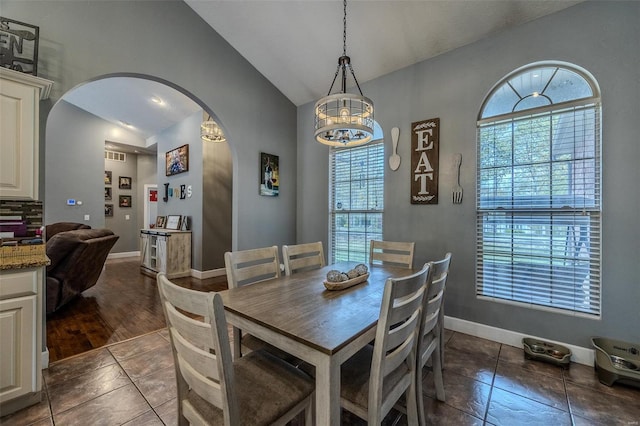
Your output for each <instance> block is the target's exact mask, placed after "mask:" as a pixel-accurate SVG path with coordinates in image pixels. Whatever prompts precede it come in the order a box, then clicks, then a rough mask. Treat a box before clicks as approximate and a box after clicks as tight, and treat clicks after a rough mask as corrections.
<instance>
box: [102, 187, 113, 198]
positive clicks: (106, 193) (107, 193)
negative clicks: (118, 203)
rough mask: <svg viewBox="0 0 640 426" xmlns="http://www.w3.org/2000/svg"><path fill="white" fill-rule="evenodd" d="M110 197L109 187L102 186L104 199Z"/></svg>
mask: <svg viewBox="0 0 640 426" xmlns="http://www.w3.org/2000/svg"><path fill="white" fill-rule="evenodd" d="M111 198H112V197H111V188H110V187H106V186H105V188H104V199H105V200H110V199H111Z"/></svg>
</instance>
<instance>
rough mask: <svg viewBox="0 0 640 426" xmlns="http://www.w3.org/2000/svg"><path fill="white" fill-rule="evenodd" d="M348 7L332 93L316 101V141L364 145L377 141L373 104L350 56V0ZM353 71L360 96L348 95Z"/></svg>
mask: <svg viewBox="0 0 640 426" xmlns="http://www.w3.org/2000/svg"><path fill="white" fill-rule="evenodd" d="M343 5H344V18H343V25H344V30H343V33H342V46H343V47H342V56H341V57H340V58H338V68H337V69H336V73H335V75H334V76H333V82H332V83H331V87H330V88H329V93H328V94H327V96H325V97H324V98H322V99H320V100H319V101H318V102H316V105H315V108H314V113H315V138H316V140H317V141H318V142H320V143H323V144H325V145H329V146H338V147H346V146H357V145H364V144H366V143H368V142H370V141H371V139H372V138H373V123H374V121H373V102H372V101H371V99H369V98H367V97H365V96H364V95H363V94H362V90H361V89H360V85H359V84H358V80H357V79H356V74H355V72H354V71H353V67H352V66H351V58H349V57H348V56H347V0H344V1H343ZM348 71H350V72H351V75H352V76H353V80H354V81H355V83H356V87H357V88H358V91H359V92H360V94H359V95H358V94H352V93H347V72H348ZM340 73H341V86H342V91H341V92H340V93H336V94H333V95H332V94H331V90H333V85H334V84H335V82H336V78H337V77H338V74H340Z"/></svg>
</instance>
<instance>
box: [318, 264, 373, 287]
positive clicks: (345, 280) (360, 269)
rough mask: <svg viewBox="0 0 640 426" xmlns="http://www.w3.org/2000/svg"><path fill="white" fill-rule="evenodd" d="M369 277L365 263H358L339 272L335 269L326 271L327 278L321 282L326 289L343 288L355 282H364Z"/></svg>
mask: <svg viewBox="0 0 640 426" xmlns="http://www.w3.org/2000/svg"><path fill="white" fill-rule="evenodd" d="M368 278H369V268H367V265H364V264H362V263H361V264H359V265H357V266H356V267H355V268H353V269H351V270H349V271H347V272H340V271H338V270H336V269H334V270H331V271H329V272H328V273H327V279H326V280H325V281H324V282H323V283H324V286H325V288H326V289H327V290H344V289H345V288H349V287H352V286H354V285H356V284H360V283H363V282H365V281H366V280H367V279H368Z"/></svg>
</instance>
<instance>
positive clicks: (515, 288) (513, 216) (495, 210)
mask: <svg viewBox="0 0 640 426" xmlns="http://www.w3.org/2000/svg"><path fill="white" fill-rule="evenodd" d="M545 67H554V68H557V69H556V72H558V70H567V71H571V72H573V73H576V74H578V76H579V77H581V78H582V79H583V80H584V82H586V83H588V85H589V87H590V89H591V92H592V96H589V97H580V98H577V99H573V100H568V101H563V102H558V103H556V104H554V103H553V102H551V104H550V105H547V106H538V107H535V108H527V109H524V110H521V111H515V109H516V107H517V105H518V103H519V102H521V101H522V100H523V99H525V98H523V97H521V98H520V101H518V102H517V103H515V104H514V105H513V108H512V112H510V113H500V114H496V115H493V116H484V113H485V108H486V107H487V104H488V103H489V102H490V101H491V100H492V97H493V95H494V94H496V93H497V92H498V91H499V90H500V89H502V88H503V87H504V86H505V85H507V84H509V82H510V81H511V80H513V79H516V78H518V77H520V76H525V75H526V74H527V73H532V72H533V70H535V69H541V68H545ZM554 76H555V72H554V74H553V75H552V76H551V77H550V78H549V82H548V83H547V85H546V86H545V89H546V87H547V86H549V83H550V82H551V80H552V79H553V78H554ZM509 85H510V84H509ZM510 86H511V85H510ZM512 88H513V87H512ZM514 92H515V93H516V94H518V92H517V91H516V90H515V89H514ZM576 111H578V112H582V111H584V112H585V115H586V114H587V113H588V112H589V111H593V114H594V115H593V117H594V118H593V126H594V133H593V137H594V140H593V143H594V158H593V164H594V170H593V179H594V182H593V186H591V187H589V189H590V190H593V193H594V205H593V206H589V207H587V206H582V207H580V206H574V207H569V208H567V206H559V205H556V201H555V198H556V197H558V196H557V195H555V194H553V187H554V183H553V180H551V181H550V182H551V183H550V184H549V185H550V186H549V191H550V192H549V195H548V196H546V198H548V200H549V201H548V203H549V205H548V206H546V207H543V208H540V207H538V206H536V205H535V202H534V197H535V196H534V195H530V196H529V197H530V202H529V205H528V206H527V207H525V208H522V206H518V205H517V198H518V197H519V196H521V195H522V194H520V193H516V191H519V189H514V186H512V188H511V191H510V192H508V194H507V195H505V197H506V198H507V199H508V198H509V197H510V199H511V202H512V205H511V206H506V207H505V205H499V204H500V203H499V202H498V201H495V202H494V205H493V207H488V206H487V204H486V199H485V203H484V204H483V201H482V200H481V195H482V191H483V179H482V176H481V173H482V172H483V171H484V170H487V169H488V168H487V167H485V168H483V164H482V161H483V157H482V152H481V150H482V147H483V144H482V142H483V140H482V134H481V131H482V129H483V128H486V127H489V126H492V125H493V126H497V125H499V124H501V123H504V124H506V125H507V126H508V125H511V126H512V127H513V126H514V125H515V124H514V123H516V122H517V121H523V122H524V121H529V122H531V123H533V121H534V120H535V118H537V117H544V116H547V115H548V116H549V118H550V123H549V130H550V131H555V130H554V129H553V121H552V120H553V118H554V117H557V116H560V115H561V114H563V113H566V112H574V113H575V112H576ZM572 126H573V128H574V129H575V126H576V123H575V120H574V121H572ZM601 129H602V105H601V99H600V91H599V88H598V85H597V82H596V80H595V78H593V76H592V75H591V74H589V73H588V72H587V71H585V70H583V69H580V68H578V67H576V66H574V65H572V64H568V63H565V62H538V63H534V64H530V65H527V66H524V67H521V68H519V69H517V70H515V71H513V72H511V73H510V74H508V75H507V76H505V77H504V78H502V79H501V80H500V81H498V82H497V83H496V84H495V85H494V87H493V88H492V89H491V90H490V91H489V93H488V94H487V96H486V97H485V99H484V101H483V104H482V107H481V108H480V111H479V114H478V120H477V181H476V297H477V298H478V299H483V300H490V301H494V302H499V303H506V304H515V305H518V306H524V307H528V308H532V309H537V310H546V311H554V312H559V313H562V314H567V315H572V316H581V317H586V318H591V319H599V318H601V315H602V313H601V309H602V279H601V277H602V272H601V268H602V200H603V197H602V183H601V180H602V152H601V151H602V134H601ZM550 135H551V136H550V137H549V140H548V146H549V150H550V152H553V148H554V138H553V136H552V135H553V133H550ZM516 138H517V136H514V135H513V134H512V135H511V136H510V144H511V145H510V146H511V152H512V155H514V154H513V153H514V152H516V146H517V145H518V141H517V139H516ZM575 141H576V139H575V138H574V139H573V140H572V143H573V144H574V145H573V148H574V149H576V145H575ZM489 143H490V144H494V145H495V143H496V142H495V140H491V139H490V140H489ZM570 161H572V162H577V161H578V159H577V158H576V157H575V152H574V157H573V158H571V160H570ZM557 163H559V160H557V159H554V158H553V157H551V156H550V158H549V159H548V160H547V161H541V162H540V164H543V165H544V164H546V165H548V167H549V168H550V169H551V168H552V167H553V166H554V165H555V164H557ZM509 168H510V169H511V173H512V175H511V179H512V180H513V179H515V177H514V176H515V174H514V173H515V169H516V168H517V164H516V162H515V161H513V158H512V159H511V162H510V163H509V165H507V166H504V169H509ZM585 170H586V169H585ZM567 176H569V175H567ZM590 177H591V175H590ZM572 179H573V177H568V180H569V182H571V184H573V181H572ZM583 190H585V189H583ZM570 197H576V194H573V195H570ZM543 198H545V197H543ZM560 198H561V196H560ZM580 212H582V214H583V215H586V216H588V217H589V221H588V231H589V232H590V233H589V234H588V235H589V236H590V239H589V241H588V242H587V243H586V244H585V247H586V250H587V253H588V255H589V257H588V259H589V269H588V274H587V277H588V278H589V284H588V291H589V293H588V299H589V300H591V298H593V300H594V302H593V303H592V304H590V305H589V306H590V309H579V308H576V306H577V305H576V303H575V302H576V300H579V299H580V296H579V292H578V291H575V294H574V295H573V296H572V298H571V297H568V298H567V299H571V300H573V302H574V306H573V309H571V308H568V307H566V306H563V307H558V306H559V304H555V305H554V303H553V302H547V303H540V300H536V298H535V297H534V296H535V289H536V286H537V285H538V284H540V283H541V282H542V280H543V279H542V278H538V277H536V278H535V279H531V282H530V283H528V287H529V288H528V293H525V295H527V296H529V297H531V299H530V300H529V301H528V302H526V301H522V297H520V296H519V295H518V292H519V291H520V290H521V289H522V288H525V287H527V284H524V283H525V281H526V280H527V279H526V278H523V277H522V275H520V276H518V273H520V274H522V273H523V271H522V270H520V271H517V269H518V264H515V263H513V257H512V260H511V268H512V271H511V274H512V276H511V277H510V278H509V277H508V278H503V279H504V280H505V282H508V281H509V280H511V284H510V288H511V290H512V294H511V296H510V297H507V296H505V294H502V293H500V292H498V291H495V290H494V292H493V293H492V292H490V291H489V292H486V291H485V287H487V288H490V287H493V288H494V289H495V288H499V289H501V290H506V289H508V288H509V286H508V285H504V284H502V283H499V284H494V285H493V286H491V285H490V283H488V282H485V281H484V279H485V278H484V272H485V270H484V265H483V264H484V262H485V261H484V256H485V252H484V247H485V246H486V245H491V241H490V240H483V238H485V233H484V228H483V226H484V224H485V222H484V221H485V219H486V218H491V216H492V215H499V214H502V215H504V217H505V218H507V221H506V222H509V221H510V223H511V224H512V226H513V224H514V223H517V222H518V221H519V220H520V221H522V220H526V219H525V218H526V217H527V215H528V216H529V221H530V222H528V226H529V227H530V228H533V227H534V225H536V226H539V227H541V228H543V229H544V227H545V226H547V227H548V229H549V230H551V229H553V227H554V226H557V225H554V218H558V219H557V220H559V221H560V222H561V221H562V220H563V219H562V218H563V215H568V216H571V215H573V220H576V222H574V223H573V225H572V227H573V229H575V228H578V229H579V230H580V231H579V232H580V233H581V230H582V228H581V225H576V223H579V221H580V219H577V218H578V216H579V215H580ZM545 214H546V215H548V217H549V220H550V222H549V224H548V225H546V224H545V223H544V221H542V222H538V221H539V220H540V219H538V218H536V219H534V218H533V217H534V215H545ZM537 217H540V216H537ZM509 218H510V219H509ZM566 220H569V219H566ZM524 223H526V222H524ZM572 227H571V226H569V225H566V230H567V231H566V232H567V235H568V233H569V231H570V230H571V229H572ZM513 229H515V227H514V228H513ZM594 231H595V237H594V236H593V235H594ZM549 232H550V231H549ZM530 233H531V234H533V233H534V232H533V231H530ZM489 235H494V236H495V235H497V233H494V234H491V233H490V234H489ZM567 238H568V237H567ZM534 239H535V238H534V237H528V241H530V242H532V241H534ZM591 240H593V241H595V242H596V244H593V245H592V241H591ZM505 241H510V243H506V242H505ZM517 241H527V237H524V238H522V240H520V237H518V236H514V235H512V236H511V237H508V236H507V237H504V239H503V240H501V242H502V243H504V244H510V246H511V256H513V253H516V252H517V250H516V249H515V247H516V245H517V244H518V243H517ZM549 241H550V244H551V246H550V247H549V251H548V253H549V260H548V262H549V264H548V267H547V269H548V270H549V271H551V272H548V273H549V274H550V278H549V290H548V293H541V294H543V296H545V297H548V298H550V299H553V292H554V291H556V290H554V284H557V283H558V282H557V281H554V277H555V279H556V280H557V279H558V278H557V276H558V275H559V274H557V275H556V274H555V263H554V262H555V261H554V259H555V258H556V257H555V255H554V254H553V253H554V249H555V246H554V240H553V238H551V239H550V240H549ZM493 242H494V244H495V241H493ZM567 245H568V243H567ZM495 253H498V251H495ZM530 256H533V255H530ZM507 257H508V256H507ZM496 258H497V257H496ZM531 259H533V257H531ZM523 264H526V263H523ZM530 264H531V265H532V264H533V261H531V263H530ZM496 265H497V263H496V262H494V269H495V271H498V266H496ZM592 268H593V269H592ZM507 269H508V268H507ZM532 270H535V269H532ZM514 271H516V272H514ZM488 276H489V278H487V280H489V279H490V278H491V277H492V276H491V274H488ZM499 276H500V274H499V273H496V274H495V275H493V278H494V280H495V278H496V277H499ZM577 276H578V277H579V275H577ZM513 277H515V279H514V278H513ZM573 280H574V281H573V285H574V286H576V285H577V284H576V283H578V282H579V278H576V275H574V277H573ZM567 281H568V279H567ZM494 282H495V281H494ZM560 284H562V285H564V284H565V283H564V282H562V280H560ZM558 288H563V287H562V286H561V285H558ZM564 289H565V290H566V288H564ZM496 294H497V295H496ZM585 305H586V304H584V303H583V304H581V305H580V306H585Z"/></svg>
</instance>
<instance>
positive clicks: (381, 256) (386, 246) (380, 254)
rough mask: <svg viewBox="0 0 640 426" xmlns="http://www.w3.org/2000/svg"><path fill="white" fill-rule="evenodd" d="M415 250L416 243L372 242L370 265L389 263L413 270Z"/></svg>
mask: <svg viewBox="0 0 640 426" xmlns="http://www.w3.org/2000/svg"><path fill="white" fill-rule="evenodd" d="M414 249H415V243H414V242H395V241H378V240H371V243H370V246H369V263H371V264H376V263H383V264H384V263H387V264H394V265H399V266H404V267H405V268H412V267H413V252H414Z"/></svg>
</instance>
